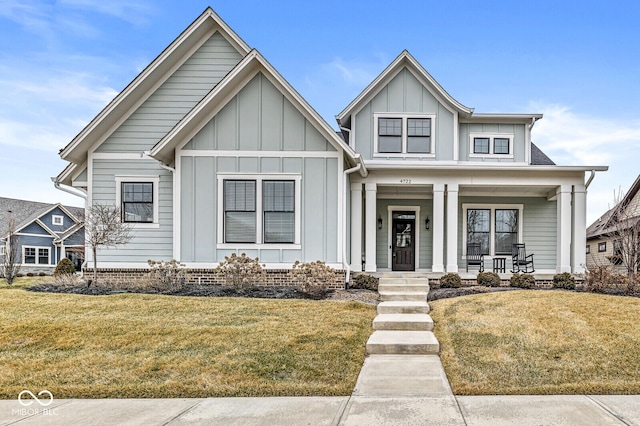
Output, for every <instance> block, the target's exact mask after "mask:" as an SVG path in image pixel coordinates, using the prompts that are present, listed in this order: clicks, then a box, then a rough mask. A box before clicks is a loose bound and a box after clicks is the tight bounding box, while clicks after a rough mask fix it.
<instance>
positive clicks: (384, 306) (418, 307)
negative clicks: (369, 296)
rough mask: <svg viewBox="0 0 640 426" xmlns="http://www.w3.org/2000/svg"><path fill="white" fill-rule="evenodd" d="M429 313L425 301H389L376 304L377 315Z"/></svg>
mask: <svg viewBox="0 0 640 426" xmlns="http://www.w3.org/2000/svg"><path fill="white" fill-rule="evenodd" d="M430 311H431V308H430V307H429V304H428V303H427V302H425V301H413V300H391V301H386V302H380V303H378V313H379V314H428V313H429V312H430Z"/></svg>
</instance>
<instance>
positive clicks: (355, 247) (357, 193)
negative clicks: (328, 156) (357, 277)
mask: <svg viewBox="0 0 640 426" xmlns="http://www.w3.org/2000/svg"><path fill="white" fill-rule="evenodd" d="M351 270H352V271H353V272H362V184H361V183H352V184H351Z"/></svg>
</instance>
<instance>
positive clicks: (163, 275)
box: [147, 259, 185, 290]
mask: <svg viewBox="0 0 640 426" xmlns="http://www.w3.org/2000/svg"><path fill="white" fill-rule="evenodd" d="M147 263H148V264H149V279H150V280H151V284H152V285H155V286H157V287H159V289H162V290H171V289H175V288H180V287H182V286H183V285H184V282H185V270H184V269H183V268H184V266H185V265H184V264H182V263H180V262H178V261H177V260H175V259H171V260H170V261H168V262H163V261H155V260H148V261H147Z"/></svg>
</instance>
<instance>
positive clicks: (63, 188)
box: [51, 177, 87, 200]
mask: <svg viewBox="0 0 640 426" xmlns="http://www.w3.org/2000/svg"><path fill="white" fill-rule="evenodd" d="M51 182H53V186H55V188H56V189H59V190H60V191H63V192H66V193H67V194H71V195H75V196H76V197H80V198H82V199H84V200H86V199H87V194H86V193H85V192H84V191H81V190H79V189H75V188H69V187H67V185H62V184H61V183H60V182H58V178H55V177H52V178H51Z"/></svg>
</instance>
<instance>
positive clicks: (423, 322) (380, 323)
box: [373, 314, 433, 331]
mask: <svg viewBox="0 0 640 426" xmlns="http://www.w3.org/2000/svg"><path fill="white" fill-rule="evenodd" d="M373 329H374V330H423V331H431V330H433V319H431V317H430V316H429V315H427V314H379V315H378V316H376V317H375V318H374V319H373Z"/></svg>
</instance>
